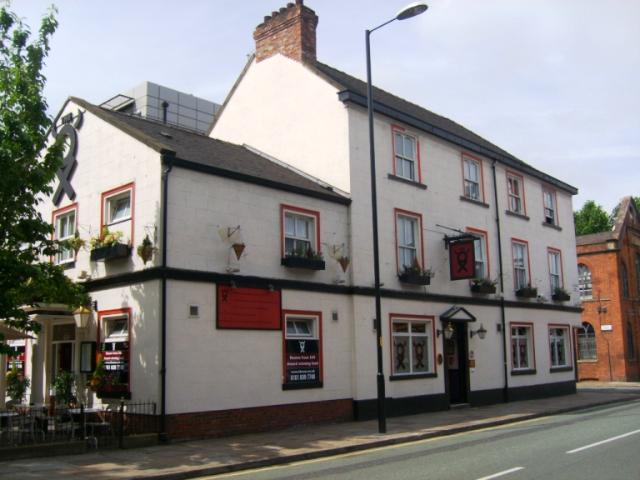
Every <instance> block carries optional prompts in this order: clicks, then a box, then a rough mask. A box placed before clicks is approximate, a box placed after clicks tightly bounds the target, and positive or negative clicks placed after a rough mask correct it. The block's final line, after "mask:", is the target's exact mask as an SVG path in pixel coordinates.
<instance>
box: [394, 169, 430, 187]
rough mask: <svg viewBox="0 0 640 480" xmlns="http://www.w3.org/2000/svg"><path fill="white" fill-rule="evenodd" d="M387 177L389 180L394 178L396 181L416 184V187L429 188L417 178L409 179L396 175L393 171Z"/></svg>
mask: <svg viewBox="0 0 640 480" xmlns="http://www.w3.org/2000/svg"><path fill="white" fill-rule="evenodd" d="M387 178H388V179H389V180H394V181H396V182H400V183H406V184H407V185H411V186H414V187H416V188H419V189H421V190H426V189H427V186H426V185H425V184H424V183H420V182H416V181H415V180H409V179H408V178H404V177H399V176H397V175H394V174H392V173H389V174H388V175H387Z"/></svg>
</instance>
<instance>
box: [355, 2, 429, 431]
mask: <svg viewBox="0 0 640 480" xmlns="http://www.w3.org/2000/svg"><path fill="white" fill-rule="evenodd" d="M427 8H428V7H427V4H426V3H422V2H416V3H412V4H410V5H407V6H406V7H404V8H403V9H402V10H400V11H399V12H398V13H397V14H396V16H395V17H393V18H392V19H391V20H387V21H386V22H384V23H382V24H380V25H378V26H377V27H375V28H372V29H370V30H366V31H365V38H366V46H367V112H368V114H369V157H370V161H371V223H372V227H373V278H374V290H375V299H376V318H375V325H376V351H377V357H378V373H377V376H376V379H377V385H378V402H377V405H378V431H379V432H380V433H385V432H386V431H387V420H386V416H385V411H384V399H385V393H384V374H383V371H382V322H381V316H382V314H381V310H382V309H381V306H380V303H381V302H380V257H379V250H378V199H377V189H376V155H375V149H374V137H373V86H372V83H371V48H370V40H369V39H370V37H371V34H372V33H373V32H375V31H376V30H378V29H379V28H382V27H384V26H385V25H388V24H389V23H391V22H393V21H394V20H406V19H407V18H411V17H415V16H416V15H420V14H421V13H423V12H425V11H426V10H427Z"/></svg>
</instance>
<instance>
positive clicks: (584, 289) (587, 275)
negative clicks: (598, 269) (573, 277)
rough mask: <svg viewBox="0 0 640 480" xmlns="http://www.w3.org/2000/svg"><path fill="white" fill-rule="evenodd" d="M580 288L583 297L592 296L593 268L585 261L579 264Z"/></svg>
mask: <svg viewBox="0 0 640 480" xmlns="http://www.w3.org/2000/svg"><path fill="white" fill-rule="evenodd" d="M578 290H579V291H580V298H581V299H585V298H591V297H592V293H593V287H592V286H591V270H589V267H587V266H586V265H585V264H584V263H579V264H578Z"/></svg>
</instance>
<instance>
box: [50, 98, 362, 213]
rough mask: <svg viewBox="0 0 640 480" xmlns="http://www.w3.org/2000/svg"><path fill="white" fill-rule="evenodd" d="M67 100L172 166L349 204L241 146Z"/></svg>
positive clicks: (293, 172)
mask: <svg viewBox="0 0 640 480" xmlns="http://www.w3.org/2000/svg"><path fill="white" fill-rule="evenodd" d="M69 100H71V101H73V102H74V103H76V104H77V105H79V106H80V107H82V108H85V109H86V110H87V111H89V112H90V113H92V114H94V115H96V116H97V117H99V118H101V119H102V120H104V121H106V122H108V123H110V124H111V125H113V126H114V127H116V128H119V129H120V130H122V131H123V132H124V133H126V134H128V135H131V136H132V137H133V138H136V139H137V140H139V141H141V142H143V143H144V144H145V145H147V146H148V147H150V148H152V149H154V150H156V151H157V152H159V153H161V154H164V155H168V156H170V157H172V160H171V161H172V163H173V165H175V166H178V167H182V168H188V169H190V170H195V171H200V172H203V173H208V174H212V175H218V176H223V177H227V178H232V179H234V180H239V181H245V182H249V183H255V184H259V185H262V186H265V187H269V188H275V189H280V190H285V191H290V192H293V193H299V194H301V195H306V196H311V197H315V198H320V199H323V200H327V201H330V202H334V203H340V204H343V205H348V204H350V203H351V200H350V198H348V197H346V196H344V195H341V194H339V193H338V192H335V191H333V190H332V189H331V188H330V187H327V186H324V185H321V184H320V183H317V182H314V181H313V180H311V179H309V178H307V177H305V176H303V175H300V174H299V173H296V172H295V171H293V170H290V169H288V168H285V167H283V166H281V165H278V164H276V163H274V162H272V161H270V160H269V159H267V158H265V157H263V156H261V155H258V154H257V153H255V152H253V151H251V150H249V149H248V148H246V147H243V146H241V145H236V144H233V143H229V142H224V141H222V140H217V139H214V138H210V137H208V136H206V135H203V134H199V133H196V132H193V131H188V130H184V129H181V128H178V127H173V126H171V125H167V124H164V123H160V122H157V121H153V120H147V119H144V118H140V117H138V116H132V115H128V114H124V113H120V112H114V111H110V110H107V109H104V108H100V107H98V106H96V105H93V104H91V103H89V102H87V101H85V100H82V99H80V98H76V97H70V98H69ZM63 109H64V107H63ZM63 109H62V110H63ZM62 110H61V111H62Z"/></svg>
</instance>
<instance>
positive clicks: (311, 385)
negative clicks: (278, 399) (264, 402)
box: [282, 382, 322, 390]
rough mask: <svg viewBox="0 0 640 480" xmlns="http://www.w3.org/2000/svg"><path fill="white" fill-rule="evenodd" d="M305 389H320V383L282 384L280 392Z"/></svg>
mask: <svg viewBox="0 0 640 480" xmlns="http://www.w3.org/2000/svg"><path fill="white" fill-rule="evenodd" d="M307 388H322V382H313V383H283V384H282V390H304V389H307Z"/></svg>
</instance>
